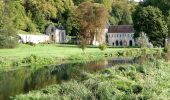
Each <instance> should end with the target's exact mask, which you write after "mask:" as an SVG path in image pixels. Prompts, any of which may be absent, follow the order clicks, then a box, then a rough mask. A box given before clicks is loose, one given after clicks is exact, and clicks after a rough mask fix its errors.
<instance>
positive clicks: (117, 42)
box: [106, 25, 135, 46]
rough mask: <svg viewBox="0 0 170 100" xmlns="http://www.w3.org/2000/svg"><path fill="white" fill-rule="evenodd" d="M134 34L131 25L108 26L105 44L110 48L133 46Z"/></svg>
mask: <svg viewBox="0 0 170 100" xmlns="http://www.w3.org/2000/svg"><path fill="white" fill-rule="evenodd" d="M134 32H135V31H134V29H133V26H132V25H116V26H109V28H108V32H107V36H106V37H107V42H108V44H109V45H111V46H135V41H134V38H133V35H134Z"/></svg>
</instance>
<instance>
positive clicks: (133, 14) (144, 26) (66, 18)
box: [0, 0, 170, 47]
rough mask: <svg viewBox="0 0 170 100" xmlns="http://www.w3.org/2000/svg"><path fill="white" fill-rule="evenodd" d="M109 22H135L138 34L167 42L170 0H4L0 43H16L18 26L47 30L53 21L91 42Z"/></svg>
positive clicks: (0, 4)
mask: <svg viewBox="0 0 170 100" xmlns="http://www.w3.org/2000/svg"><path fill="white" fill-rule="evenodd" d="M106 22H107V23H109V24H111V25H124V24H133V25H134V28H135V31H136V32H135V38H137V37H139V36H140V34H141V32H144V33H146V34H147V36H148V37H149V41H150V42H151V43H152V44H154V45H155V46H164V45H165V39H166V38H167V36H168V35H169V34H168V33H169V32H170V1H169V0H161V1H160V0H145V2H143V3H140V4H139V5H138V4H137V3H135V2H133V0H131V1H129V0H1V1H0V47H14V46H15V44H17V42H16V41H15V40H16V38H17V37H16V33H17V31H18V30H22V31H26V32H29V33H36V32H39V33H44V32H45V29H46V27H47V26H48V25H49V24H54V25H55V26H56V27H57V26H64V28H65V30H66V32H67V35H70V36H78V38H80V39H81V42H82V43H87V42H88V43H91V42H92V39H93V38H94V35H96V36H97V39H99V40H100V37H101V34H102V33H101V30H100V29H102V28H103V27H105V25H106Z"/></svg>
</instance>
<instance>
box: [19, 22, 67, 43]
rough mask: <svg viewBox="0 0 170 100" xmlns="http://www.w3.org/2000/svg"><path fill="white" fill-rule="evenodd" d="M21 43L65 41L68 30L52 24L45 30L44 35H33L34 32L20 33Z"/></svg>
mask: <svg viewBox="0 0 170 100" xmlns="http://www.w3.org/2000/svg"><path fill="white" fill-rule="evenodd" d="M18 36H19V38H20V40H19V41H20V42H21V43H27V42H31V43H35V44H38V43H44V42H49V41H53V42H54V43H65V42H66V31H65V30H64V28H63V27H59V28H56V27H55V26H54V25H52V24H50V25H49V26H48V27H47V28H46V31H45V34H44V35H33V34H18Z"/></svg>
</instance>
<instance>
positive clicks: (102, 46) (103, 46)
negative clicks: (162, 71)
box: [99, 44, 107, 51]
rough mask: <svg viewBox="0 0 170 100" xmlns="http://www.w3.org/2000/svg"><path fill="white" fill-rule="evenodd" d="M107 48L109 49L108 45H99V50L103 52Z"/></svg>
mask: <svg viewBox="0 0 170 100" xmlns="http://www.w3.org/2000/svg"><path fill="white" fill-rule="evenodd" d="M106 48H107V45H106V44H100V45H99V49H100V50H101V51H104V50H105V49H106Z"/></svg>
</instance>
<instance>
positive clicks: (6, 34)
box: [0, 4, 17, 48]
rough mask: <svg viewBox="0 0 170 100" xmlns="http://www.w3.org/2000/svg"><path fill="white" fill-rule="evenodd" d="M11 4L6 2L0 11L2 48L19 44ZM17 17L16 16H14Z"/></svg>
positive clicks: (0, 41) (0, 42)
mask: <svg viewBox="0 0 170 100" xmlns="http://www.w3.org/2000/svg"><path fill="white" fill-rule="evenodd" d="M8 8H9V5H7V4H4V6H3V8H2V9H1V11H0V13H2V14H1V15H0V48H14V47H16V46H17V35H16V30H15V28H14V27H13V23H14V19H13V18H11V17H10V14H9V13H10V9H8ZM14 18H15V17H14Z"/></svg>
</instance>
